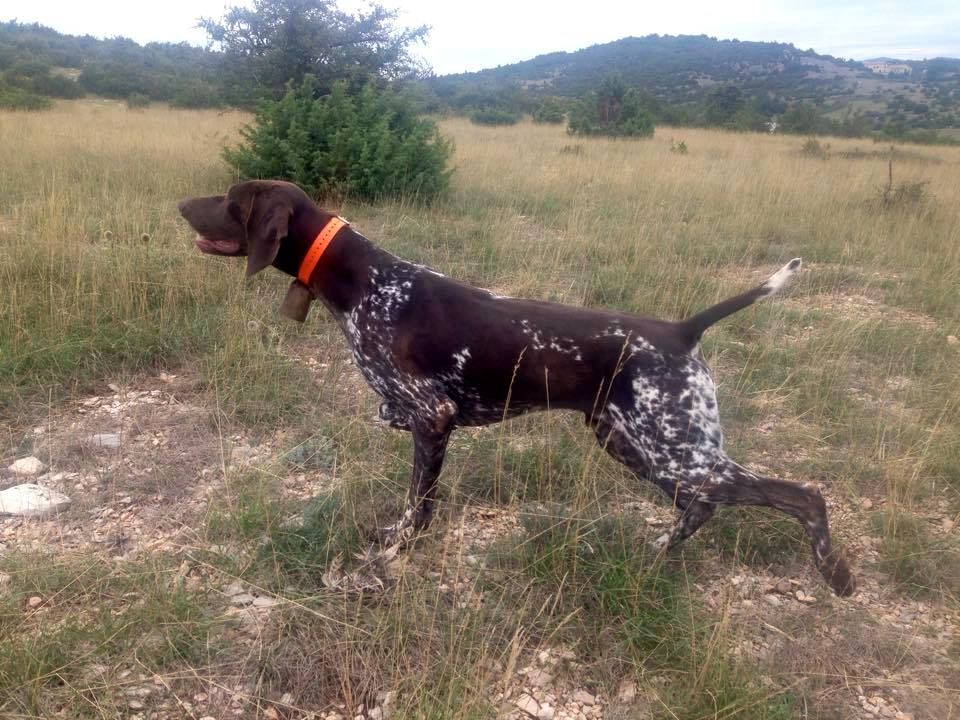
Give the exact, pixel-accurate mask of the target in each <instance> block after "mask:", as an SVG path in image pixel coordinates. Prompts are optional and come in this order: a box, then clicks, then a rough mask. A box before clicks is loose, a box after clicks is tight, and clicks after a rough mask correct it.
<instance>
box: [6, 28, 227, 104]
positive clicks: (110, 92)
mask: <svg viewBox="0 0 960 720" xmlns="http://www.w3.org/2000/svg"><path fill="white" fill-rule="evenodd" d="M220 69H221V64H220V58H219V55H218V54H217V53H213V52H210V51H208V50H204V49H203V48H198V47H194V46H192V45H188V44H187V43H148V44H147V45H139V44H137V43H135V42H134V41H133V40H129V39H127V38H119V37H118V38H110V39H107V40H99V39H97V38H94V37H91V36H89V35H85V36H83V37H78V36H74V35H64V34H62V33H59V32H57V31H56V30H52V29H50V28H47V27H43V26H42V25H38V24H31V25H26V24H21V23H17V22H15V21H11V22H0V99H2V98H3V96H4V95H5V94H6V96H8V97H30V96H34V97H40V98H43V97H64V98H72V97H78V96H80V95H83V94H85V93H93V94H96V95H100V96H104V97H116V98H127V97H130V96H131V95H138V96H141V97H144V98H147V99H149V100H159V101H167V102H173V103H174V104H178V105H184V106H209V105H217V104H220V103H222V102H224V101H227V100H229V99H230V98H227V97H224V95H223V91H222V88H221V85H222V83H220V81H219V79H218V74H219V71H220Z"/></svg>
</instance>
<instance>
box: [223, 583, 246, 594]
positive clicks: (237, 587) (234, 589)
mask: <svg viewBox="0 0 960 720" xmlns="http://www.w3.org/2000/svg"><path fill="white" fill-rule="evenodd" d="M246 591H247V590H246V588H244V587H243V583H242V582H240V581H239V580H234V581H233V582H232V583H230V584H229V585H227V586H226V587H225V588H224V589H223V594H224V595H226V596H227V597H233V596H234V595H240V594H241V593H245V592H246Z"/></svg>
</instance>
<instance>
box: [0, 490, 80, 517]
mask: <svg viewBox="0 0 960 720" xmlns="http://www.w3.org/2000/svg"><path fill="white" fill-rule="evenodd" d="M68 507H70V498H68V497H67V496H66V495H64V494H63V493H60V492H57V491H56V490H51V489H50V488H45V487H41V486H40V485H36V484H34V483H24V484H22V485H14V486H13V487H11V488H7V489H6V490H4V491H3V492H0V515H4V514H6V515H20V516H21V517H33V516H36V515H46V514H50V513H58V512H60V511H61V510H66V509H67V508H68Z"/></svg>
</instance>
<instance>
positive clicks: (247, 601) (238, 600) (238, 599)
mask: <svg viewBox="0 0 960 720" xmlns="http://www.w3.org/2000/svg"><path fill="white" fill-rule="evenodd" d="M257 600H258V598H255V597H254V596H253V595H251V594H250V593H237V594H236V595H234V596H232V597H231V598H230V604H231V605H236V606H237V607H244V606H246V605H251V604H255V603H256V601H257ZM258 607H259V606H258Z"/></svg>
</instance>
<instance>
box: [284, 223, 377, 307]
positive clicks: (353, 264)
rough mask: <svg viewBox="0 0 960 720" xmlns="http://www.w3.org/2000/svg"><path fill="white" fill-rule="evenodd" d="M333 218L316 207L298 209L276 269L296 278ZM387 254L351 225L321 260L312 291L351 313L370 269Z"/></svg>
mask: <svg viewBox="0 0 960 720" xmlns="http://www.w3.org/2000/svg"><path fill="white" fill-rule="evenodd" d="M331 217H333V215H332V214H331V213H328V212H324V211H322V210H320V209H319V208H317V207H316V206H313V205H311V206H310V207H300V208H297V209H296V210H295V212H294V214H293V218H292V220H291V224H290V227H289V229H288V232H287V238H286V240H284V241H283V242H282V243H281V244H280V251H279V252H278V253H277V257H276V259H275V260H274V261H273V266H274V267H275V268H277V269H278V270H280V271H282V272H284V273H286V274H287V275H291V276H292V277H296V276H297V272H298V271H299V269H300V265H301V263H302V262H303V259H304V257H305V256H306V254H307V251H308V250H309V249H310V246H311V244H312V243H313V241H314V238H316V237H317V235H318V234H319V233H320V231H321V230H323V228H324V226H325V225H326V224H327V222H328V221H329V220H330V218H331ZM386 255H387V253H385V252H384V251H382V250H380V249H379V248H377V247H376V246H375V245H374V244H373V243H371V242H370V241H369V240H367V239H366V238H365V237H363V235H360V234H359V233H357V232H354V231H353V229H352V228H351V227H350V226H349V225H347V226H346V227H344V228H342V229H341V230H340V231H339V232H338V233H337V236H336V238H335V239H334V240H333V242H331V243H330V245H329V246H328V247H327V249H326V250H325V251H324V253H323V255H322V256H321V257H320V260H319V262H318V263H317V266H316V268H315V269H314V271H313V274H312V276H311V278H310V284H309V290H310V292H311V293H312V294H313V295H314V296H315V297H317V298H319V299H321V300H322V301H323V303H324V304H325V305H326V306H327V307H328V308H330V309H331V310H334V311H336V312H340V313H346V312H349V311H350V310H351V309H352V308H353V307H355V306H356V305H357V304H358V303H359V302H360V301H361V300H362V298H363V295H364V293H365V292H366V288H367V285H368V283H367V278H368V277H369V274H370V266H371V265H373V264H376V263H377V262H378V261H379V260H381V259H382V258H381V256H386Z"/></svg>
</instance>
